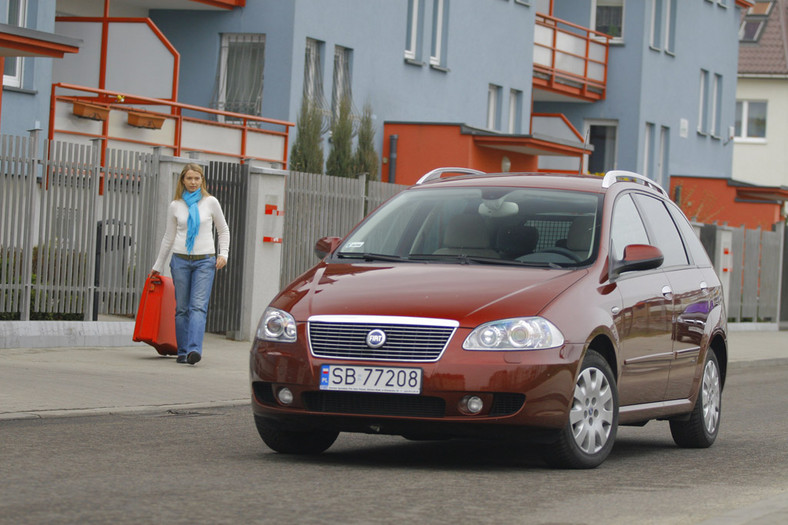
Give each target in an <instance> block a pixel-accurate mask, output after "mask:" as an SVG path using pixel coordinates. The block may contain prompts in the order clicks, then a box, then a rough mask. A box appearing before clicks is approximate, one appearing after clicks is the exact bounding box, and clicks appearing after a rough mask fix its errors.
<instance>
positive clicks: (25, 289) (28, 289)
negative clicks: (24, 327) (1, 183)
mask: <svg viewBox="0 0 788 525" xmlns="http://www.w3.org/2000/svg"><path fill="white" fill-rule="evenodd" d="M40 131H41V130H39V129H31V130H30V137H29V138H28V143H27V146H28V147H27V155H28V160H27V165H28V166H27V182H28V186H27V192H28V193H27V203H26V207H25V206H24V205H23V209H24V210H25V213H24V219H23V222H24V237H23V238H24V242H23V243H22V261H23V263H22V304H21V305H20V317H19V320H20V321H29V320H30V307H31V304H32V294H33V217H34V210H35V198H36V195H35V191H36V178H37V177H36V175H37V170H38V163H39V160H40V159H39V156H38V155H39V149H38V136H39V132H40Z"/></svg>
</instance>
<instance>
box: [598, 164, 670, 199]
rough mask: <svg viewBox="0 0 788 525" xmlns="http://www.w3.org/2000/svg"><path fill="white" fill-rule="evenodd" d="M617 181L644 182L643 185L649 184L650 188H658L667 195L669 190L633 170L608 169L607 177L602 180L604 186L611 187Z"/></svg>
mask: <svg viewBox="0 0 788 525" xmlns="http://www.w3.org/2000/svg"><path fill="white" fill-rule="evenodd" d="M616 182H634V183H635V184H642V185H643V186H648V187H649V188H653V189H655V190H657V191H658V192H660V193H661V194H663V195H664V196H665V197H667V196H668V192H666V191H665V189H664V188H663V187H662V186H660V185H659V184H657V183H656V182H654V181H653V180H651V179H649V178H647V177H644V176H643V175H640V174H639V173H635V172H633V171H624V170H613V171H608V172H607V173H605V178H604V179H603V180H602V187H603V188H609V187H610V186H612V185H613V184H615V183H616Z"/></svg>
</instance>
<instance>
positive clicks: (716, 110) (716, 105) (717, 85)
mask: <svg viewBox="0 0 788 525" xmlns="http://www.w3.org/2000/svg"><path fill="white" fill-rule="evenodd" d="M709 108H710V109H711V115H710V118H711V122H710V123H709V130H708V131H709V133H711V135H712V136H714V137H719V136H720V118H722V75H718V74H716V73H715V74H714V84H713V85H712V87H711V101H710V104H709Z"/></svg>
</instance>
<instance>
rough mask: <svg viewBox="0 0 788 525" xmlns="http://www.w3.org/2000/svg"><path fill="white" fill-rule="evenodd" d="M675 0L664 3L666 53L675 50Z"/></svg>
mask: <svg viewBox="0 0 788 525" xmlns="http://www.w3.org/2000/svg"><path fill="white" fill-rule="evenodd" d="M676 2H677V0H668V1H667V2H666V3H665V8H666V9H667V13H666V15H665V20H666V21H667V23H666V24H665V51H666V52H668V53H675V52H676V11H677V10H678V5H677V4H676Z"/></svg>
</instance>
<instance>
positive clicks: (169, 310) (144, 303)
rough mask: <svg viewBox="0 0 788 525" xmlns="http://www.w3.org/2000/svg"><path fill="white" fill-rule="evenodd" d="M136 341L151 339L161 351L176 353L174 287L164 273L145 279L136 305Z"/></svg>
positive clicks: (151, 343)
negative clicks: (138, 302)
mask: <svg viewBox="0 0 788 525" xmlns="http://www.w3.org/2000/svg"><path fill="white" fill-rule="evenodd" d="M132 339H133V340H134V341H141V342H143V343H148V344H149V345H151V346H152V347H154V348H155V349H156V351H157V352H159V354H161V355H177V354H178V341H177V340H176V338H175V287H174V286H173V284H172V279H171V278H169V277H165V276H163V275H156V276H151V275H149V276H148V278H147V279H145V288H143V290H142V297H140V306H139V308H138V309H137V321H136V323H135V324H134V336H133V338H132Z"/></svg>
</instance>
